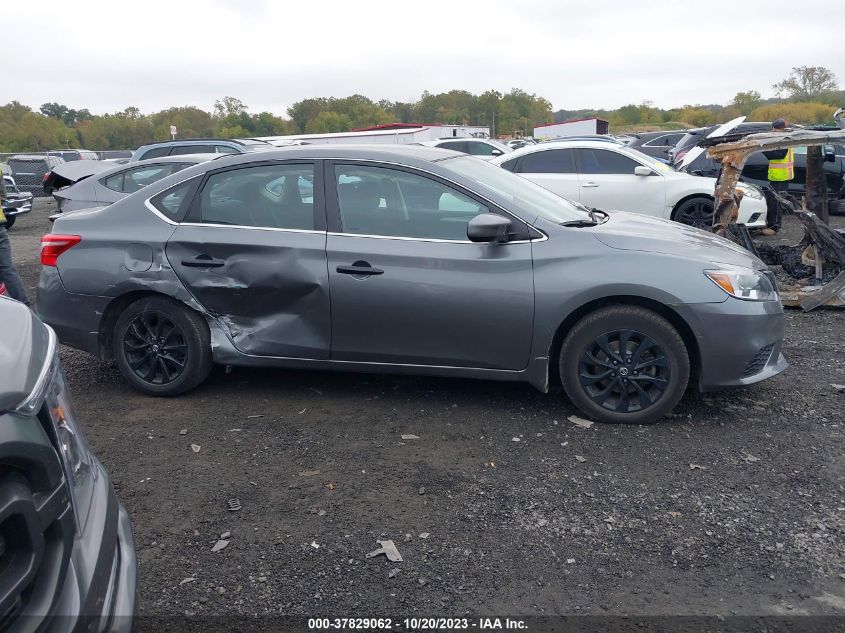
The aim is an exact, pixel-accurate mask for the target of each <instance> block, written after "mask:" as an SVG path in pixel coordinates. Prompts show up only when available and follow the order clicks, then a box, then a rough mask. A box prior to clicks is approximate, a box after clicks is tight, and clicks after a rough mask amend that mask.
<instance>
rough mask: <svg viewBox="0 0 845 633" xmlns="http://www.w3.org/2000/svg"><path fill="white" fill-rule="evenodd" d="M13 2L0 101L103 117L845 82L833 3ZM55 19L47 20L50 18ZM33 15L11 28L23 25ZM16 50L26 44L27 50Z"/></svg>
mask: <svg viewBox="0 0 845 633" xmlns="http://www.w3.org/2000/svg"><path fill="white" fill-rule="evenodd" d="M70 6H71V5H69V4H68V3H67V2H66V0H39V1H38V2H5V3H4V6H3V23H4V24H5V25H7V27H8V28H4V29H3V37H2V46H3V49H4V51H5V53H6V54H5V56H4V58H5V59H6V60H7V63H6V64H5V65H4V66H5V67H4V73H3V74H4V78H3V91H2V92H3V93H4V94H5V95H6V97H5V98H4V97H0V103H6V102H7V101H9V100H12V99H16V100H18V101H20V102H22V103H24V104H26V105H28V106H31V107H33V108H34V109H37V108H38V106H39V105H41V104H42V103H44V102H48V101H57V102H59V103H63V104H65V105H67V106H69V107H72V108H86V107H87V108H88V109H89V110H91V112H93V113H95V114H103V113H105V112H115V111H118V110H123V109H124V108H126V107H127V106H130V105H131V106H137V107H139V108H140V109H141V111H143V112H145V113H146V112H154V111H157V110H161V109H163V108H166V107H170V106H182V105H194V106H198V107H200V108H203V109H205V110H211V108H212V106H213V104H214V101H215V100H216V99H219V98H221V97H223V96H226V95H231V96H233V97H237V98H239V99H241V100H242V101H243V102H244V103H246V104H247V105H248V106H249V109H250V111H251V112H259V111H262V110H268V111H270V112H273V113H275V114H285V111H286V110H287V108H288V106H290V105H291V104H292V103H294V102H296V101H299V100H301V99H304V98H307V97H317V96H336V97H343V96H347V95H351V94H355V93H359V94H363V95H366V96H368V97H370V98H371V99H374V100H378V99H382V98H384V99H390V100H392V101H414V100H417V99H418V98H419V97H420V95H421V93H422V92H423V91H424V90H428V91H430V92H435V93H436V92H442V91H447V90H451V89H454V88H459V89H465V90H469V91H470V92H473V93H480V92H483V91H485V90H488V89H495V90H499V91H501V92H507V91H509V90H510V89H511V88H522V89H523V90H526V91H527V92H533V93H536V94H537V95H540V96H543V97H545V98H547V99H549V100H550V101H551V103H552V106H553V107H554V109H556V110H557V109H561V108H566V109H577V108H588V107H607V108H616V107H619V106H622V105H625V104H627V103H640V102H642V101H643V100H646V99H648V100H651V101H653V102H654V103H655V105H657V106H660V107H674V106H680V105H684V104H687V103H689V104H696V103H727V102H729V101H730V100H731V99H732V97H733V96H734V95H735V94H736V93H737V92H739V91H741V90H757V91H759V92H760V93H761V94H762V95H763V96H764V97H769V96H774V95H773V91H772V88H771V86H772V84H773V83H775V82H777V81H780V80H781V79H783V78H785V77H786V76H787V75H788V74H789V71H790V69H791V67H793V66H803V65H807V66H825V67H827V68H829V69H830V70H832V71H833V72H834V73H835V74H836V76H837V78H838V79H839V81H840V86H845V43H843V42H845V40H843V37H842V25H843V20H845V18H843V14H842V9H843V6H842V0H805V1H804V2H795V1H794V0H731V1H725V0H706V1H692V2H691V1H688V0H682V1H677V0H676V1H674V2H673V1H671V0H590V1H589V2H583V1H572V0H559V1H557V2H553V1H539V0H522V1H520V2H512V1H510V2H504V1H500V0H480V1H476V0H450V1H448V2H447V1H441V0H429V1H427V2H402V1H401V0H393V1H386V2H382V1H367V0H356V1H353V0H344V1H342V2H339V1H335V0H312V1H311V2H304V1H302V0H298V1H297V2H283V1H282V0H275V1H274V0H202V1H201V0H169V1H163V0H144V1H143V2H138V1H137V0H136V1H134V2H127V1H126V0H110V1H105V0H77V2H74V3H72V9H69V8H68V7H70ZM48 16H52V17H48ZM22 24H25V25H29V26H28V27H27V28H18V26H17V25H22ZM24 51H25V52H24Z"/></svg>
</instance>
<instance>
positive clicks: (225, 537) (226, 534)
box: [220, 532, 232, 539]
mask: <svg viewBox="0 0 845 633" xmlns="http://www.w3.org/2000/svg"><path fill="white" fill-rule="evenodd" d="M231 537H232V533H231V532H223V534H221V535H220V538H222V539H227V538H231Z"/></svg>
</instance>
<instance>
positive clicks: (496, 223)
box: [467, 213, 511, 242]
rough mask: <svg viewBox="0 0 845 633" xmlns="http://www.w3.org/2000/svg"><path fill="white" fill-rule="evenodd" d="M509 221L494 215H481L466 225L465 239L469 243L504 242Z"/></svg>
mask: <svg viewBox="0 0 845 633" xmlns="http://www.w3.org/2000/svg"><path fill="white" fill-rule="evenodd" d="M510 230H511V221H510V220H509V219H507V218H506V217H504V216H501V215H496V214H495V213H481V214H479V215H477V216H475V217H474V218H473V219H472V220H470V221H469V224H467V237H468V238H469V239H470V241H471V242H506V241H507V239H508V233H509V232H510Z"/></svg>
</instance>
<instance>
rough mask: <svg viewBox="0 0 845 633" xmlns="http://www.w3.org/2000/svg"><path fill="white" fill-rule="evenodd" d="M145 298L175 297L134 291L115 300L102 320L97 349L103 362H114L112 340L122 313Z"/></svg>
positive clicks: (148, 291) (108, 306)
mask: <svg viewBox="0 0 845 633" xmlns="http://www.w3.org/2000/svg"><path fill="white" fill-rule="evenodd" d="M144 297H162V298H164V299H170V300H173V297H171V296H169V295H166V294H162V293H160V292H153V291H152V290H133V291H132V292H127V293H126V294H125V295H120V296H119V297H117V298H115V299H113V300H112V302H111V303H110V304H108V305H107V306H106V309H105V310H104V311H103V318H102V319H100V332H99V333H98V335H97V347H98V350H99V356H100V359H101V360H106V361H110V360H114V354H113V353H112V345H111V338H112V333H113V332H114V327H115V325H117V320H118V318H120V313H121V312H123V310H124V309H125V308H126V307H127V306H128V305H129V304H131V303H133V302H135V301H137V300H138V299H142V298H144ZM179 303H180V304H181V305H182V306H184V307H185V308H188V309H189V310H193V308H191V307H190V306H187V305H185V304H184V303H182V302H181V301H180V302H179ZM203 320H204V319H203Z"/></svg>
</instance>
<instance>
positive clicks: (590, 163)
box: [576, 149, 639, 175]
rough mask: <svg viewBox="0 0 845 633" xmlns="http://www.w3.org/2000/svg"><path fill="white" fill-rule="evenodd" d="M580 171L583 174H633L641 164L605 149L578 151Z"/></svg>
mask: <svg viewBox="0 0 845 633" xmlns="http://www.w3.org/2000/svg"><path fill="white" fill-rule="evenodd" d="M576 151H577V152H578V171H580V172H581V173H582V174H631V175H633V173H634V168H635V167H637V166H639V163H638V162H636V161H634V160H632V159H630V158H628V157H627V156H622V154H619V153H617V152H612V151H610V150H604V149H578V150H576Z"/></svg>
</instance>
